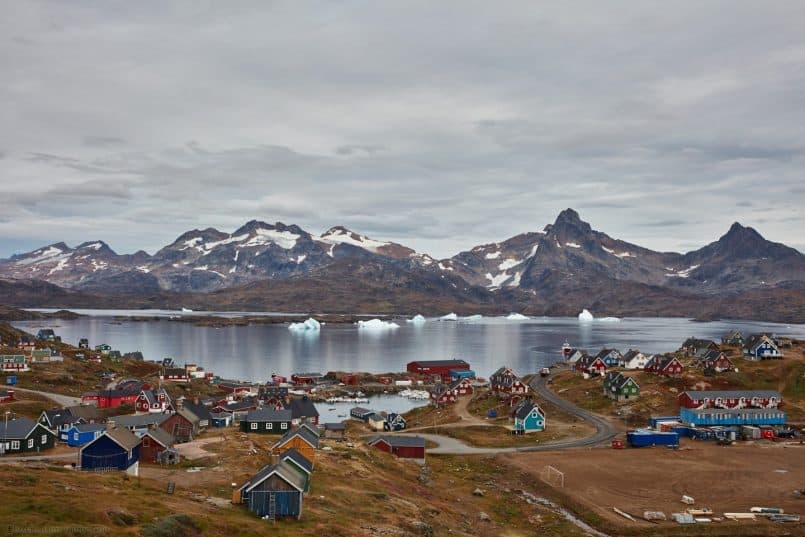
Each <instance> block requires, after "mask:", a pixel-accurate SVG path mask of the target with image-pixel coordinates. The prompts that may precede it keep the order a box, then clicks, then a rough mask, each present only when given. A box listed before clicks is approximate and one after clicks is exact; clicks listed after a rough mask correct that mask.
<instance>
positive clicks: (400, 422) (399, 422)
mask: <svg viewBox="0 0 805 537" xmlns="http://www.w3.org/2000/svg"><path fill="white" fill-rule="evenodd" d="M405 426H406V423H405V418H403V417H402V415H401V414H397V413H396V412H390V413H389V414H388V415H387V416H386V422H385V423H384V424H383V430H384V431H402V430H403V429H405Z"/></svg>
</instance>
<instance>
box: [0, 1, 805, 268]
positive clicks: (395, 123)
mask: <svg viewBox="0 0 805 537" xmlns="http://www.w3.org/2000/svg"><path fill="white" fill-rule="evenodd" d="M2 4H5V5H0V7H2V10H3V13H4V16H3V17H0V41H2V48H1V50H2V53H0V72H1V73H2V76H0V125H2V127H0V257H5V256H8V255H10V254H12V253H14V252H20V251H27V250H31V249H33V248H35V247H38V246H41V245H43V244H47V243H52V242H56V241H62V240H63V241H66V242H67V243H68V244H71V245H74V244H76V243H78V242H81V241H84V240H91V239H102V240H104V241H106V242H108V243H109V244H110V246H112V248H113V249H115V250H116V251H118V252H119V253H126V252H133V251H135V250H138V249H145V250H147V251H149V252H151V253H153V252H154V251H155V250H156V249H158V248H159V247H161V246H163V245H165V244H167V243H169V242H171V241H173V239H175V238H176V237H177V236H178V235H179V234H180V233H182V232H184V231H186V230H189V229H193V228H205V227H210V226H212V227H216V228H218V229H221V230H223V231H227V232H231V231H234V230H235V229H236V228H237V227H239V226H240V225H241V224H243V223H244V222H246V221H247V220H250V219H259V220H264V221H267V222H271V223H273V222H276V221H282V222H285V223H286V224H291V223H295V224H298V225H300V226H302V227H303V228H305V229H306V230H308V231H310V232H311V233H313V234H319V233H321V232H322V231H324V230H325V229H327V228H329V227H330V226H333V225H345V226H347V227H350V228H352V229H354V230H356V231H359V232H362V233H365V234H368V235H370V236H372V237H375V238H379V239H390V240H395V241H398V242H402V243H404V244H406V245H409V246H411V247H414V248H416V249H418V250H420V251H423V252H427V253H430V254H432V255H434V256H438V257H446V256H450V255H453V254H455V253H457V252H458V251H460V250H464V249H468V248H470V247H472V246H474V245H476V244H480V243H484V242H490V241H498V240H502V239H505V238H507V237H510V236H512V235H515V234H518V233H522V232H524V231H529V230H536V229H542V228H543V227H544V226H545V224H548V223H551V222H552V221H553V220H554V219H555V218H556V215H557V214H558V212H559V211H561V210H562V209H564V208H566V207H573V208H575V209H576V210H578V211H579V213H580V214H581V216H582V218H583V219H585V220H587V221H589V222H590V223H591V224H592V225H593V227H594V228H596V229H599V230H601V231H604V232H606V233H608V234H609V235H611V236H613V237H616V238H621V239H623V240H627V241H630V242H635V243H638V244H640V245H643V246H646V247H649V248H653V249H658V250H676V251H686V250H690V249H694V248H698V247H700V246H702V245H704V244H706V243H708V242H711V241H713V240H715V239H716V238H717V237H718V236H720V235H722V234H723V233H725V232H726V231H727V229H728V228H729V226H730V224H731V223H732V222H734V221H736V220H737V221H740V222H741V223H743V224H745V225H751V226H753V227H755V228H756V229H758V231H760V232H761V233H762V234H763V235H764V236H766V237H767V238H769V239H771V240H775V241H780V242H785V243H787V244H789V245H791V246H794V247H796V248H798V249H800V251H805V231H803V230H805V209H803V207H805V31H804V30H803V29H805V2H802V1H800V0H797V1H792V2H784V1H777V2H736V1H734V0H729V1H724V2H706V1H705V2H698V1H697V2H693V1H691V2H686V3H685V2H670V3H669V2H659V1H658V2H648V1H640V2H629V3H622V2H616V1H609V2H598V1H591V2H588V3H575V4H574V3H571V2H541V3H540V2H533V1H524V2H513V1H512V2H504V3H500V2H488V1H484V2H477V3H475V2H468V1H465V0H462V1H460V2H433V1H424V2H415V1H405V2H396V3H392V2H374V1H342V2H336V1H327V2H321V3H315V2H306V1H289V2H266V1H259V2H254V3H249V2H202V1H188V2H173V3H170V6H171V7H169V6H168V4H169V3H167V2H161V1H160V2H130V1H125V2H118V3H115V2H81V1H75V2H61V1H54V2H35V1H25V2H16V1H14V2H11V1H3V2H2Z"/></svg>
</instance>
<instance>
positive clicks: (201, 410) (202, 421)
mask: <svg viewBox="0 0 805 537" xmlns="http://www.w3.org/2000/svg"><path fill="white" fill-rule="evenodd" d="M180 404H181V406H182V407H183V408H186V409H187V410H189V411H190V412H192V413H193V414H195V415H196V416H197V417H198V427H199V431H203V430H204V429H206V428H207V427H210V426H211V425H212V413H211V412H210V409H209V407H207V406H206V405H204V404H202V403H201V402H199V400H198V399H188V398H184V399H182V400H181V403H180Z"/></svg>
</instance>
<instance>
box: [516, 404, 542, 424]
mask: <svg viewBox="0 0 805 537" xmlns="http://www.w3.org/2000/svg"><path fill="white" fill-rule="evenodd" d="M534 408H536V409H537V411H538V412H539V413H540V414H541V415H543V416H544V415H545V414H544V412H542V409H541V408H540V407H539V405H537V404H535V403H532V402H528V403H526V404H523V405H520V406H519V407H518V408H517V412H516V413H515V416H516V417H517V418H518V419H521V420H524V419H526V418H527V417H528V415H529V414H531V411H532V410H533V409H534Z"/></svg>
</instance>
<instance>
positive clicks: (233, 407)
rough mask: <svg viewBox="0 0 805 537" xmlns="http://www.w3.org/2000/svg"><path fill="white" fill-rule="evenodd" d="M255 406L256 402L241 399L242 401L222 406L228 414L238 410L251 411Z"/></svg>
mask: <svg viewBox="0 0 805 537" xmlns="http://www.w3.org/2000/svg"><path fill="white" fill-rule="evenodd" d="M256 406H257V401H256V400H254V399H251V398H249V399H243V400H242V401H234V402H232V403H228V404H226V405H224V406H223V408H224V409H226V410H227V411H229V412H237V411H239V410H248V409H250V408H251V409H253V408H254V407H256Z"/></svg>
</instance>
